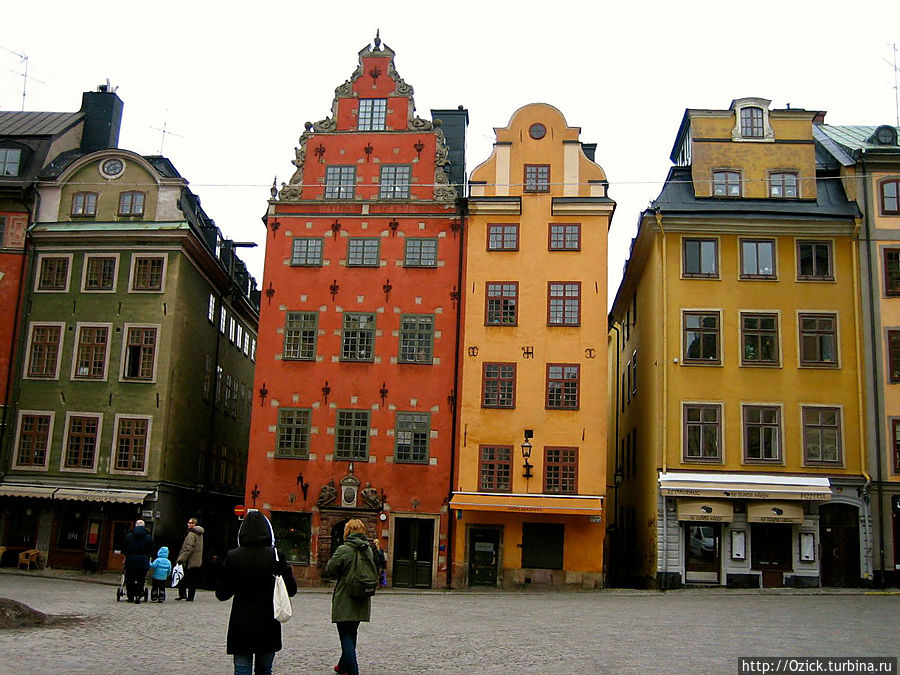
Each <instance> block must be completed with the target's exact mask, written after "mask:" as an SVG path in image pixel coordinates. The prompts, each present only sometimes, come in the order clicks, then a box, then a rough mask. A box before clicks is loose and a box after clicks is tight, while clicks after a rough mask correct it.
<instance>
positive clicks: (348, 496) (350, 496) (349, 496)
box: [344, 487, 356, 502]
mask: <svg viewBox="0 0 900 675" xmlns="http://www.w3.org/2000/svg"><path fill="white" fill-rule="evenodd" d="M354 499H356V491H355V490H354V489H353V488H351V487H346V488H344V501H345V502H352V501H353V500H354Z"/></svg>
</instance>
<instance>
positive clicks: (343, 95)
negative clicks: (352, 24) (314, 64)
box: [273, 31, 457, 203]
mask: <svg viewBox="0 0 900 675" xmlns="http://www.w3.org/2000/svg"><path fill="white" fill-rule="evenodd" d="M394 54H395V52H394V50H393V49H391V48H390V47H388V46H387V45H382V42H381V37H380V31H376V33H375V40H374V43H373V44H372V45H366V46H365V47H364V48H363V49H361V50H360V51H359V63H358V65H357V66H356V70H354V71H353V74H352V75H350V79H348V80H345V81H344V83H343V84H341V85H338V86H337V87H336V88H335V90H334V99H332V101H331V116H330V117H326V118H325V119H323V120H319V121H318V122H307V123H306V124H305V125H304V127H305V130H304V132H303V133H302V134H301V135H300V139H299V143H300V145H299V146H298V147H296V148H294V155H295V156H294V159H293V160H292V161H291V164H293V165H294V167H296V170H295V171H294V174H293V175H292V176H291V179H290V181H289V182H288V183H282V184H281V190H280V192H278V197H279V198H280V199H281V200H282V201H293V200H298V199H301V198H302V191H303V185H302V180H303V165H304V164H305V162H306V143H307V141H308V140H309V139H310V138H311V137H312V136H313V135H314V134H321V133H331V132H334V131H337V121H336V120H337V117H338V101H339V100H341V99H348V98H359V93H358V92H357V91H355V89H356V88H357V87H355V84H356V83H357V82H358V81H359V79H360V78H362V77H370V78H372V79H373V81H374V80H377V79H378V78H380V77H385V76H386V77H388V78H390V79H391V81H393V82H394V90H393V92H392V93H391V94H390V96H392V97H395V98H406V99H407V100H408V107H407V115H406V118H407V123H406V129H407V130H409V131H419V132H427V131H433V132H434V134H435V136H436V137H437V148H436V154H435V172H434V199H435V201H438V202H444V203H452V202H453V201H455V200H456V197H457V194H456V190H455V188H454V187H453V186H451V185H450V184H449V180H448V177H447V171H445V169H444V167H445V166H446V165H447V164H448V163H449V160H448V154H449V149H448V147H447V142H446V139H445V138H444V133H443V131H441V129H440V128H438V127H439V125H440V122H439V121H438V122H437V124H434V123H432V122H431V121H430V120H424V119H422V118H421V117H419V116H417V115H416V114H415V111H416V104H415V101H414V99H413V88H412V86H411V85H409V84H407V83H406V82H405V81H404V80H403V78H402V77H400V74H399V73H398V72H397V69H396V67H395V66H394ZM385 57H387V58H388V59H389V61H388V66H387V73H382V72H381V69H380V68H379V66H378V65H377V64H372V63H371V61H370V59H373V58H378V59H383V58H385ZM274 192H275V190H274V187H273V195H274ZM273 198H274V197H273Z"/></svg>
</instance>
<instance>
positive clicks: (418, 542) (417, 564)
mask: <svg viewBox="0 0 900 675" xmlns="http://www.w3.org/2000/svg"><path fill="white" fill-rule="evenodd" d="M393 553H394V570H393V575H392V585H393V586H397V587H401V588H431V572H432V565H433V561H434V521H433V520H431V519H430V518H397V519H396V521H394V551H393Z"/></svg>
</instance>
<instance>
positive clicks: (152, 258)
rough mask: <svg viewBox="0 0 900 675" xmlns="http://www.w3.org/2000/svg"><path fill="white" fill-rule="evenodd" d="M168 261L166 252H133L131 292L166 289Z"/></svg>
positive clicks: (158, 291) (161, 290)
mask: <svg viewBox="0 0 900 675" xmlns="http://www.w3.org/2000/svg"><path fill="white" fill-rule="evenodd" d="M166 261H167V256H166V254H165V253H154V254H146V253H134V254H132V256H131V279H130V283H129V286H128V290H129V292H132V293H162V292H163V291H165V289H166Z"/></svg>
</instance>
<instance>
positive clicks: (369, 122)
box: [357, 98, 387, 131]
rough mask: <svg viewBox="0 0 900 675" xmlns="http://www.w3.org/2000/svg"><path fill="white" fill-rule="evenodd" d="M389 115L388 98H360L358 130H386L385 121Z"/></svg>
mask: <svg viewBox="0 0 900 675" xmlns="http://www.w3.org/2000/svg"><path fill="white" fill-rule="evenodd" d="M386 115H387V99H386V98H361V99H359V113H358V116H357V123H358V125H357V130H358V131H384V121H385V117H386Z"/></svg>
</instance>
